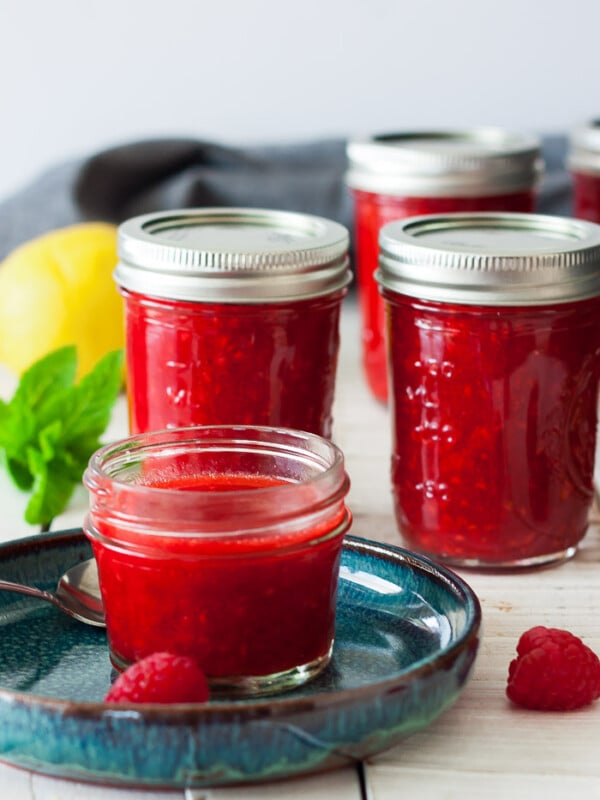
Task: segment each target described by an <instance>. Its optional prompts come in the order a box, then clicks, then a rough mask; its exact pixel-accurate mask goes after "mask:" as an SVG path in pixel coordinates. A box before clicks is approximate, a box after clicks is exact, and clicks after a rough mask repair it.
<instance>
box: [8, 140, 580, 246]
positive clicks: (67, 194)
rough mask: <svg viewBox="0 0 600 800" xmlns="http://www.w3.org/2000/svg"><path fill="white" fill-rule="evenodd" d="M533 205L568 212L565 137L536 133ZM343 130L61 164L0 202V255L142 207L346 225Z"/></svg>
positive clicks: (187, 143)
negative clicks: (278, 212) (236, 210)
mask: <svg viewBox="0 0 600 800" xmlns="http://www.w3.org/2000/svg"><path fill="white" fill-rule="evenodd" d="M543 145H544V158H545V161H546V175H545V178H544V180H543V183H542V186H541V192H540V200H539V210H540V211H541V212H543V213H547V214H564V215H568V214H570V207H571V197H570V195H571V185H570V179H569V175H568V173H567V172H566V169H565V165H564V162H565V152H566V138H565V137H562V136H554V137H546V138H544V140H543ZM345 170H346V142H345V141H344V140H342V139H338V140H325V141H315V142H309V143H304V144H296V145H287V146H265V147H248V148H234V147H225V146H222V145H219V144H215V143H211V142H202V141H196V140H191V139H160V140H146V141H140V142H132V143H130V144H125V145H122V146H120V147H114V148H111V149H109V150H105V151H102V152H100V153H97V154H95V155H92V156H91V157H90V158H86V159H81V160H77V161H72V162H69V163H65V164H61V165H58V166H56V167H54V168H53V169H51V170H49V171H48V172H46V173H45V174H43V175H41V176H40V177H39V179H37V180H36V181H34V182H33V183H32V184H31V185H30V186H27V187H26V188H25V189H23V190H22V191H20V192H18V193H17V194H15V195H13V196H11V197H9V198H8V199H6V200H4V201H3V202H0V258H3V257H4V256H5V255H6V254H7V253H9V252H10V251H11V250H12V249H14V248H15V247H16V246H18V245H19V244H21V243H23V242H25V241H27V240H28V239H32V238H33V237H35V236H38V235H40V234H42V233H45V232H46V231H49V230H52V229H54V228H59V227H63V226H65V225H70V224H72V223H75V222H82V221H85V220H101V221H106V222H114V223H119V222H121V221H123V220H124V219H127V218H128V217H131V216H135V215H137V214H143V213H146V212H150V211H157V210H161V209H171V208H186V207H192V206H246V207H253V208H278V209H284V210H290V211H301V212H306V213H311V214H318V215H320V216H324V217H328V218H330V219H334V220H337V221H338V222H341V223H342V224H344V225H346V226H347V227H349V228H351V227H352V201H351V196H350V193H349V191H348V190H347V188H346V186H345V183H344V172H345Z"/></svg>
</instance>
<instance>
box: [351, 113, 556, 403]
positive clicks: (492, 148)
mask: <svg viewBox="0 0 600 800" xmlns="http://www.w3.org/2000/svg"><path fill="white" fill-rule="evenodd" d="M348 157H349V161H350V170H349V172H348V176H347V180H348V183H349V185H350V186H351V187H352V189H353V196H354V213H355V247H356V263H357V271H358V290H359V302H360V309H361V318H362V358H363V368H364V372H365V376H366V378H367V383H368V385H369V387H370V389H371V391H372V393H373V395H374V396H375V397H376V398H377V399H378V400H381V401H383V402H385V401H387V399H388V379H387V360H386V349H385V322H384V310H383V301H382V299H381V297H380V295H379V292H378V290H377V283H376V281H375V279H374V277H373V276H374V273H375V270H376V268H377V255H378V236H379V231H380V229H381V227H382V226H383V225H385V224H386V223H388V222H392V221H394V220H397V219H403V218H405V217H412V216H416V215H421V214H443V213H448V212H460V211H522V212H532V211H533V210H534V204H535V194H534V189H535V185H536V183H537V180H538V177H539V173H540V171H541V164H540V145H539V142H538V141H537V140H536V139H533V138H531V137H525V136H521V135H516V134H511V133H508V132H506V131H501V130H495V129H475V130H472V131H462V132H428V133H399V134H391V135H384V136H374V137H372V138H370V139H366V140H357V141H354V142H351V143H350V144H349V146H348Z"/></svg>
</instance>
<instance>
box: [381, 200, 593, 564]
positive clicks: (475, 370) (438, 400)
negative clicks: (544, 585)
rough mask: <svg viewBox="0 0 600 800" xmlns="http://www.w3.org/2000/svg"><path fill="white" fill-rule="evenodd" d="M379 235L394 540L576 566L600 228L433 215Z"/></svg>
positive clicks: (460, 555) (487, 560) (478, 558)
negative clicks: (399, 538)
mask: <svg viewBox="0 0 600 800" xmlns="http://www.w3.org/2000/svg"><path fill="white" fill-rule="evenodd" d="M381 241H382V261H381V263H382V265H381V269H380V272H379V280H380V281H381V283H382V287H383V295H384V298H385V301H386V307H387V314H388V319H387V323H388V334H389V350H390V352H389V356H390V374H391V387H392V428H393V457H392V485H393V493H394V500H395V509H396V517H397V520H398V525H399V529H400V531H401V533H402V535H403V537H404V538H405V539H406V541H407V543H408V544H409V546H411V547H413V548H414V549H417V550H420V551H422V552H425V553H428V554H430V555H433V556H435V557H439V558H442V559H443V560H446V561H448V562H450V563H454V564H458V565H467V566H468V565H471V566H506V567H510V566H520V565H522V566H526V565H535V564H541V563H547V562H553V561H560V560H563V559H565V558H568V557H570V556H571V555H573V553H574V552H575V548H576V546H577V544H578V542H579V541H580V540H581V538H582V537H583V536H584V534H585V531H586V529H587V525H588V514H589V510H590V506H591V502H592V499H593V484H592V480H593V469H594V453H595V440H596V424H597V400H598V382H599V380H600V299H599V295H600V228H597V226H593V225H587V224H586V223H580V222H575V221H569V220H560V219H553V218H549V217H538V216H535V215H532V216H530V217H527V216H525V215H510V214H506V215H494V214H490V215H456V216H454V215H441V216H438V217H435V218H429V220H428V219H427V218H419V220H415V221H414V222H413V221H410V220H409V221H408V222H407V224H406V226H405V227H403V224H402V223H392V224H391V225H388V226H386V227H384V229H383V230H382V233H381ZM553 255H554V258H553ZM424 298H426V299H424Z"/></svg>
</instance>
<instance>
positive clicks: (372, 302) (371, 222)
mask: <svg viewBox="0 0 600 800" xmlns="http://www.w3.org/2000/svg"><path fill="white" fill-rule="evenodd" d="M352 193H353V198H354V221H355V226H354V228H355V234H354V236H355V248H356V272H357V282H358V295H359V304H360V311H361V343H362V362H363V370H364V373H365V377H366V379H367V384H368V386H369V388H370V390H371V392H372V394H373V395H374V397H375V398H376V399H377V400H379V401H381V402H383V403H385V402H387V400H388V376H387V356H386V343H385V311H384V303H383V300H382V298H381V296H380V294H379V290H378V286H377V282H376V281H375V278H374V273H375V270H376V269H377V260H378V254H379V231H380V229H381V228H382V227H383V226H384V225H385V224H387V223H388V222H393V221H394V220H397V219H403V218H407V217H412V216H417V215H421V214H438V213H440V214H441V213H453V212H460V211H520V212H525V213H531V212H533V211H534V207H535V199H536V194H535V191H534V189H530V190H523V191H519V192H515V193H511V194H499V195H490V196H486V197H483V196H482V197H468V196H467V197H403V196H392V195H382V194H376V193H373V192H366V191H361V190H353V192H352Z"/></svg>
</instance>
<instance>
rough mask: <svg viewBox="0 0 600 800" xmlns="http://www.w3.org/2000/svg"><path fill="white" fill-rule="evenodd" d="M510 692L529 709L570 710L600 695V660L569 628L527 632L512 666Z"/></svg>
mask: <svg viewBox="0 0 600 800" xmlns="http://www.w3.org/2000/svg"><path fill="white" fill-rule="evenodd" d="M506 694H507V695H508V697H509V699H510V700H512V701H513V703H516V704H517V705H520V706H525V708H535V709H539V710H541V711H570V710H571V709H574V708H581V706H587V705H588V704H589V703H593V702H594V700H597V699H598V697H600V659H598V656H597V655H596V654H595V653H594V652H593V651H592V650H590V648H589V647H587V645H585V644H584V643H583V642H582V641H581V639H579V638H578V637H577V636H574V635H573V634H572V633H569V631H563V630H559V629H558V628H544V627H542V626H541V625H539V626H537V627H535V628H531V629H530V630H528V631H526V632H525V633H524V634H523V635H522V636H521V638H520V639H519V643H518V645H517V658H515V659H514V660H513V661H511V663H510V666H509V668H508V685H507V687H506Z"/></svg>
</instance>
